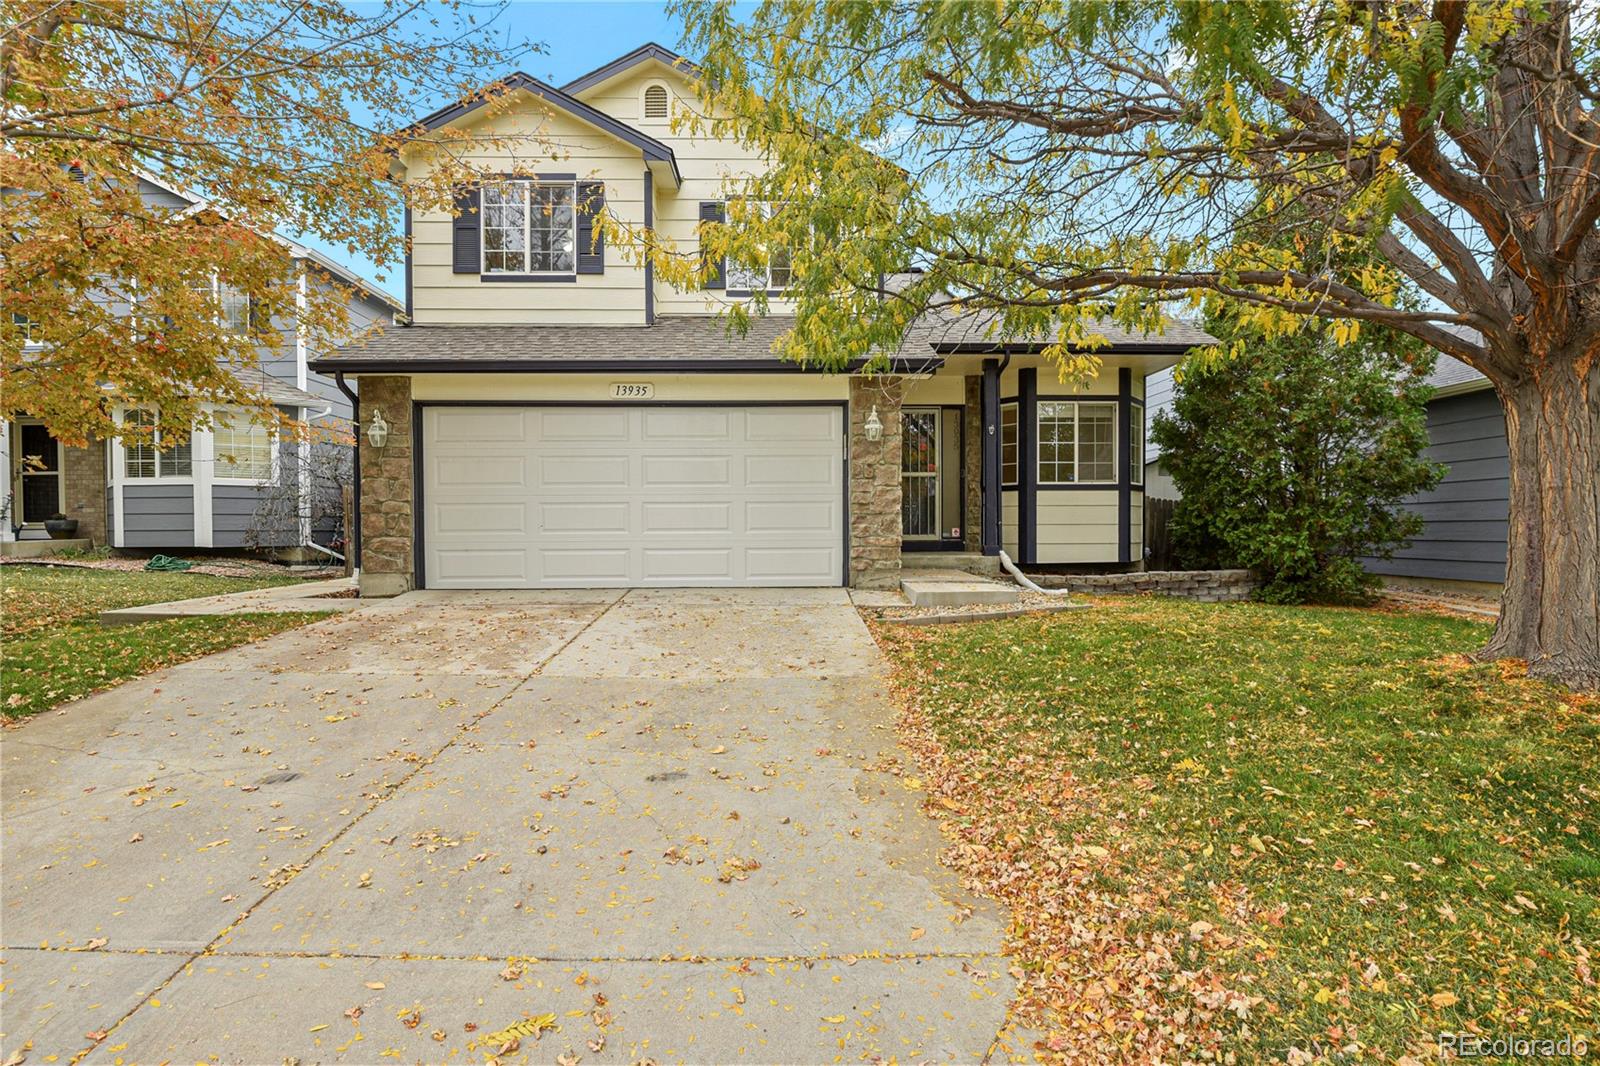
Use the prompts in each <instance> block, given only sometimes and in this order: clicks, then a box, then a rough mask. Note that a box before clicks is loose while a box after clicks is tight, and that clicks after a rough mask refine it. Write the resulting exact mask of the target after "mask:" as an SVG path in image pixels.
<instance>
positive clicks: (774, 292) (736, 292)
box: [723, 289, 789, 300]
mask: <svg viewBox="0 0 1600 1066" xmlns="http://www.w3.org/2000/svg"><path fill="white" fill-rule="evenodd" d="M758 294H759V295H761V296H765V297H766V298H767V299H769V300H770V299H773V298H774V297H776V298H777V299H780V300H783V299H787V298H788V296H789V290H788V289H724V290H723V295H725V296H726V297H727V298H728V299H730V300H748V299H750V297H752V296H756V295H758Z"/></svg>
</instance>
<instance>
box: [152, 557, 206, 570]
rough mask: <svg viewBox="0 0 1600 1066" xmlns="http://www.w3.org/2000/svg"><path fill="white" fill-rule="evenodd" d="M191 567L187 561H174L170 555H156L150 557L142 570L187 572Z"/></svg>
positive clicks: (191, 564)
mask: <svg viewBox="0 0 1600 1066" xmlns="http://www.w3.org/2000/svg"><path fill="white" fill-rule="evenodd" d="M193 565H194V564H193V563H191V562H190V561H189V560H187V559H175V558H173V557H172V556H170V555H156V556H152V557H151V559H150V561H149V562H148V563H145V564H144V568H145V569H146V570H187V569H189V568H190V567H191V566H193Z"/></svg>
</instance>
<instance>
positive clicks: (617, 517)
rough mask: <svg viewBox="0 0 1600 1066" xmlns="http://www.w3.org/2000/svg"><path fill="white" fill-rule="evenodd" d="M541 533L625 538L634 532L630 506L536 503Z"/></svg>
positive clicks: (615, 504)
mask: <svg viewBox="0 0 1600 1066" xmlns="http://www.w3.org/2000/svg"><path fill="white" fill-rule="evenodd" d="M534 506H535V507H537V508H538V509H539V531H540V532H541V533H545V534H553V533H578V534H583V535H585V536H604V535H606V534H622V535H626V534H627V533H628V532H629V531H630V530H631V529H632V522H631V520H630V517H629V511H630V510H631V508H630V507H629V505H628V504H627V503H624V502H616V503H587V502H579V501H576V500H574V501H571V502H566V503H536V504H534Z"/></svg>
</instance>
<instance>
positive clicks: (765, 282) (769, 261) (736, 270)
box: [723, 204, 794, 293]
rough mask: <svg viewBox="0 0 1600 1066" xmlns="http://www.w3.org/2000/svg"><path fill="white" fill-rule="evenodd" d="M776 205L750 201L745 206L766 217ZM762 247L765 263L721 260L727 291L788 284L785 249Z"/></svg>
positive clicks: (774, 288) (782, 287)
mask: <svg viewBox="0 0 1600 1066" xmlns="http://www.w3.org/2000/svg"><path fill="white" fill-rule="evenodd" d="M777 207H778V205H777V204H753V205H750V206H749V207H748V208H747V210H752V211H757V212H759V213H760V215H761V217H763V218H769V219H770V218H771V217H772V216H773V213H774V212H775V211H776V209H777ZM765 251H766V262H765V263H736V262H734V261H733V260H732V259H729V260H727V262H726V263H725V264H724V271H725V272H724V274H723V277H725V278H726V279H727V287H728V291H729V293H735V292H770V293H777V292H782V291H783V290H785V289H787V288H788V287H789V283H790V282H791V281H792V280H793V277H794V274H793V270H792V269H791V267H790V262H789V249H787V248H781V247H770V248H767V249H765Z"/></svg>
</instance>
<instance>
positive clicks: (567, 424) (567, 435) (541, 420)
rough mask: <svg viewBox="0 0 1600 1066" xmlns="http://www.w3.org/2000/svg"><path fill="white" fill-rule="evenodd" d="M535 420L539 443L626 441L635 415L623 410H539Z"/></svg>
mask: <svg viewBox="0 0 1600 1066" xmlns="http://www.w3.org/2000/svg"><path fill="white" fill-rule="evenodd" d="M532 418H533V419H534V420H535V422H536V423H537V428H536V429H535V431H534V435H533V439H534V440H536V441H556V442H559V441H599V440H614V441H625V440H627V439H628V438H629V437H630V436H631V433H630V428H631V427H630V423H631V421H632V412H630V411H629V410H627V409H623V408H617V409H611V408H594V407H569V408H543V409H540V408H535V409H534V410H533V412H532Z"/></svg>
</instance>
